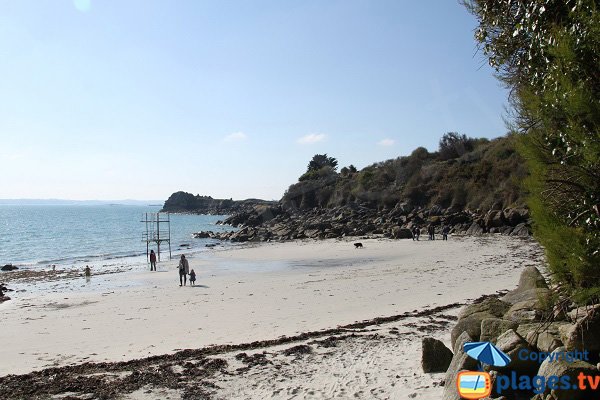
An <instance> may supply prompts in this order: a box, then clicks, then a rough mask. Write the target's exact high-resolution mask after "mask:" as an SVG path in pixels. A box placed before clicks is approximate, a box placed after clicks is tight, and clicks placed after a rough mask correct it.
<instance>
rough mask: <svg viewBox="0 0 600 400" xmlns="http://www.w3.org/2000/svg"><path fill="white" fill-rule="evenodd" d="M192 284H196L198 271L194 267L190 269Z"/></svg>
mask: <svg viewBox="0 0 600 400" xmlns="http://www.w3.org/2000/svg"><path fill="white" fill-rule="evenodd" d="M190 284H191V285H192V286H195V285H196V273H195V272H194V270H193V269H192V270H191V271H190Z"/></svg>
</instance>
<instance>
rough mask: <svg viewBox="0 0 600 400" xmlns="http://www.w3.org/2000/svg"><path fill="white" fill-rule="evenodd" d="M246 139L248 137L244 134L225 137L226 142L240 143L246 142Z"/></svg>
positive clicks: (236, 133) (237, 133)
mask: <svg viewBox="0 0 600 400" xmlns="http://www.w3.org/2000/svg"><path fill="white" fill-rule="evenodd" d="M247 138H248V135H246V134H245V133H244V132H234V133H232V134H230V135H227V136H225V139H224V140H225V141H226V142H240V141H242V140H246V139H247Z"/></svg>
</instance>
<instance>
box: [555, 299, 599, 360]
mask: <svg viewBox="0 0 600 400" xmlns="http://www.w3.org/2000/svg"><path fill="white" fill-rule="evenodd" d="M571 315H573V314H572V313H571ZM575 315H577V314H575ZM559 333H560V339H561V341H562V342H563V343H564V346H565V347H566V348H567V350H569V351H572V350H580V351H582V350H588V351H590V352H594V353H598V352H600V306H596V307H594V308H590V309H589V311H588V312H587V313H585V314H583V316H581V317H579V316H577V319H576V320H575V322H574V323H573V324H565V325H562V326H561V327H560V330H559Z"/></svg>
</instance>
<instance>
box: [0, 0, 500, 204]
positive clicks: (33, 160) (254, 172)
mask: <svg viewBox="0 0 600 400" xmlns="http://www.w3.org/2000/svg"><path fill="white" fill-rule="evenodd" d="M475 26H476V20H475V18H474V17H473V16H472V15H470V14H469V13H468V12H467V11H466V10H465V9H464V7H463V6H462V5H461V4H459V2H458V1H455V0H443V1H442V0H423V1H408V0H389V1H388V0H315V1H313V0H302V1H300V0H294V1H285V0H273V1H263V0H252V1H242V0H239V1H229V0H215V1H208V0H206V1H204V0H189V1H184V0H178V1H162V0H160V1H159V0H137V1H136V0H19V1H8V0H0V60H1V61H0V77H1V79H0V165H2V167H1V172H0V198H13V199H14V198H62V199H76V200H83V199H100V200H108V199H126V198H127V199H166V198H167V197H168V196H169V195H170V194H171V193H173V192H175V191H178V190H183V191H187V192H191V193H194V194H201V195H211V196H213V197H215V198H234V199H243V198H250V197H257V198H264V199H279V198H281V196H282V195H283V193H284V191H285V189H286V188H287V187H288V186H289V185H290V184H292V183H294V182H296V181H297V179H298V177H299V176H300V175H301V174H302V173H303V172H304V171H305V170H306V166H307V164H308V162H309V161H310V159H311V158H312V156H313V155H314V154H317V153H319V154H322V153H327V154H328V155H329V156H333V157H336V158H337V159H338V161H339V165H340V167H342V166H346V165H350V164H353V165H355V166H356V167H357V168H359V169H360V168H363V167H365V166H367V165H370V164H373V163H375V162H379V161H383V160H386V159H390V158H396V157H399V156H403V155H407V154H410V152H411V151H412V150H414V149H415V148H416V147H419V146H423V147H426V148H427V149H429V150H430V151H435V150H436V149H437V145H438V141H439V139H440V137H441V136H442V135H443V134H444V133H446V132H450V131H457V132H460V133H464V134H466V135H468V136H472V137H487V138H494V137H498V136H502V135H504V134H505V132H506V128H505V124H504V122H503V115H504V107H505V104H506V98H507V92H506V90H505V89H504V88H503V87H502V86H501V84H500V83H499V82H498V81H497V80H496V79H495V78H494V76H493V71H492V70H491V68H489V67H488V65H487V63H486V62H485V59H484V57H483V55H482V54H481V53H478V52H477V47H476V43H475V40H474V39H473V30H474V28H475Z"/></svg>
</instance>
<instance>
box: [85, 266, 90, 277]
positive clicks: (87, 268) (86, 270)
mask: <svg viewBox="0 0 600 400" xmlns="http://www.w3.org/2000/svg"><path fill="white" fill-rule="evenodd" d="M84 271H85V277H86V278H89V277H90V276H92V270H91V268H90V266H89V265H86V266H85V270H84Z"/></svg>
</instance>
